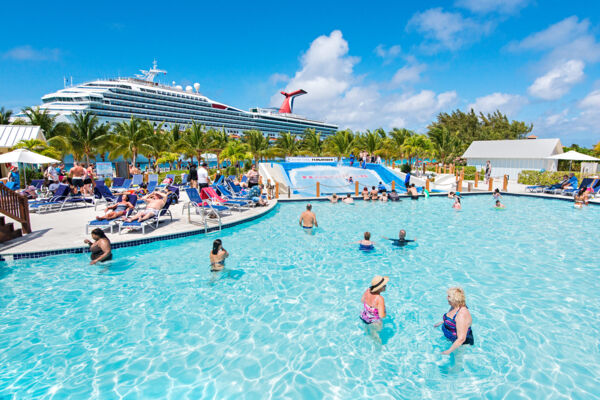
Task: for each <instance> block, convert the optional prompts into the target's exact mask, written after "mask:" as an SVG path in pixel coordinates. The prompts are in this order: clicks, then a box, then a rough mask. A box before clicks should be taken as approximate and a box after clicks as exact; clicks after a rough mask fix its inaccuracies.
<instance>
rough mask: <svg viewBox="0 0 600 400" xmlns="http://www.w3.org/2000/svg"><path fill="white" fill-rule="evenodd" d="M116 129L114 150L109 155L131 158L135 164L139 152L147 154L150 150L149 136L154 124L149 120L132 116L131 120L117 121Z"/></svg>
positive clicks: (113, 139) (113, 140) (113, 138)
mask: <svg viewBox="0 0 600 400" xmlns="http://www.w3.org/2000/svg"><path fill="white" fill-rule="evenodd" d="M114 130H115V133H114V135H113V137H112V142H113V150H112V151H111V154H110V155H109V156H110V157H111V158H116V157H118V156H123V158H125V159H127V158H130V159H131V162H132V164H134V165H135V163H136V160H137V156H138V155H139V154H147V153H148V152H149V151H150V146H149V145H148V137H149V136H150V135H151V134H152V126H151V125H149V124H148V123H147V122H145V121H142V120H140V119H139V118H135V117H131V119H130V120H129V122H126V121H121V122H119V123H117V124H116V125H115V129H114Z"/></svg>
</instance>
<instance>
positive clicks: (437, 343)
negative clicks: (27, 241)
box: [0, 196, 600, 399]
mask: <svg viewBox="0 0 600 400" xmlns="http://www.w3.org/2000/svg"><path fill="white" fill-rule="evenodd" d="M451 203H452V201H451V200H449V199H447V198H430V199H428V200H425V199H421V200H419V201H411V200H404V201H402V202H401V203H397V204H391V203H388V204H371V203H364V202H362V201H361V202H357V203H356V204H355V205H353V206H348V205H343V204H337V205H332V204H327V203H315V204H314V209H315V211H316V213H317V216H318V219H319V223H320V225H321V227H320V228H319V229H318V231H317V233H316V235H314V236H309V235H306V234H304V233H303V232H301V231H300V228H299V227H298V222H297V218H298V215H299V213H300V211H301V210H302V209H303V208H304V204H303V203H293V204H283V205H281V206H279V208H278V209H277V211H276V212H273V213H271V214H270V215H269V216H266V217H264V218H263V219H260V220H257V221H254V222H250V223H247V224H244V225H240V226H238V227H235V228H232V229H230V230H227V231H223V232H222V233H220V234H218V235H217V234H212V235H209V236H208V237H203V236H197V237H191V238H187V239H182V240H176V241H166V242H162V243H156V244H151V245H146V246H141V247H133V248H127V249H119V250H116V251H115V256H116V257H115V258H116V260H115V261H114V262H113V263H112V264H108V265H105V266H90V265H88V258H87V256H86V255H64V256H57V257H51V258H44V259H39V260H35V261H31V260H29V261H18V262H14V263H11V264H0V398H13V396H14V398H16V399H29V398H54V399H65V398H73V399H88V398H99V399H118V398H125V399H136V398H171V399H186V398H189V399H199V398H207V399H213V398H214V399H226V398H231V399H239V398H244V399H265V398H272V399H280V398H294V399H296V398H305V399H320V398H339V399H358V398H365V397H374V398H377V399H386V398H389V399H392V398H407V399H415V398H431V399H440V398H494V399H496V398H507V399H513V398H544V399H546V398H565V399H567V398H586V399H589V398H598V393H599V389H600V378H599V375H598V365H600V328H599V325H598V324H599V306H600V294H599V291H598V276H599V265H600V255H599V252H598V250H597V249H598V246H597V244H598V239H597V237H598V236H597V234H598V231H597V222H598V221H600V207H588V208H586V209H584V210H576V209H573V206H572V203H567V202H561V201H549V200H540V199H533V198H517V197H507V198H505V203H506V205H507V207H508V209H507V210H506V211H494V210H493V209H492V200H491V198H490V197H488V196H477V197H467V198H465V199H464V201H463V206H464V210H463V211H461V212H456V211H454V210H452V209H451V208H450V207H451ZM401 228H404V229H406V230H407V231H408V237H409V238H414V237H416V238H417V243H418V244H417V245H415V246H409V247H405V248H402V249H399V248H395V247H392V246H391V245H390V244H389V243H388V242H386V240H385V239H383V238H382V236H390V237H395V236H396V235H397V233H398V230H399V229H401ZM365 230H369V231H370V232H371V233H372V235H373V240H374V241H375V242H376V243H377V245H376V250H375V251H374V252H371V253H363V252H360V251H358V250H357V245H356V244H351V243H350V242H353V241H357V240H359V239H360V238H361V236H362V232H363V231H365ZM217 237H220V238H222V239H223V242H224V246H225V248H226V249H228V250H229V251H230V252H231V257H230V258H229V259H228V260H227V268H228V269H229V271H228V272H225V273H220V274H213V273H211V272H209V271H208V265H207V259H208V252H209V250H210V247H211V242H212V240H214V239H215V238H217ZM376 274H385V275H389V276H390V283H389V285H388V289H387V291H386V292H385V294H384V296H385V299H386V304H387V310H388V315H389V316H388V318H387V319H386V320H385V324H384V329H383V331H382V332H381V343H380V342H379V341H377V340H374V339H373V338H372V337H370V336H369V335H368V334H367V333H366V332H365V331H364V327H363V325H362V323H361V322H360V321H359V319H358V313H359V309H360V297H361V295H362V293H363V291H364V290H365V288H366V287H367V286H368V284H369V282H370V280H371V278H372V277H373V276H374V275H376ZM452 285H460V286H462V287H464V288H465V290H466V293H467V304H468V306H469V308H470V310H471V312H472V314H473V318H474V322H473V330H474V334H475V346H464V347H463V348H461V349H460V350H459V351H457V352H456V353H455V354H453V355H451V356H443V355H441V354H440V352H441V351H443V350H445V349H447V348H448V347H449V343H448V342H447V341H446V340H445V339H444V337H443V335H442V333H441V331H440V330H438V329H434V328H433V327H432V325H433V324H434V323H435V322H437V321H438V320H440V318H441V315H442V313H444V312H445V311H447V303H446V295H445V291H446V289H447V288H448V287H449V286H452ZM594 371H596V372H594Z"/></svg>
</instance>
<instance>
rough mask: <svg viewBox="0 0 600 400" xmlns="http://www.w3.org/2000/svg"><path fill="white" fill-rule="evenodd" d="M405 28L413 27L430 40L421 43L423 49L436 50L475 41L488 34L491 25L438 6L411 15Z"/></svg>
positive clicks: (457, 47) (453, 47)
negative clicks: (429, 41)
mask: <svg viewBox="0 0 600 400" xmlns="http://www.w3.org/2000/svg"><path fill="white" fill-rule="evenodd" d="M407 28H409V29H411V28H414V29H416V30H417V31H419V32H421V33H422V34H423V35H424V36H425V37H426V38H427V39H429V40H431V43H424V44H423V47H424V49H426V50H429V51H436V50H439V49H442V48H445V49H448V50H457V49H459V48H460V47H462V46H464V45H466V44H467V43H470V42H474V41H477V40H478V39H479V37H480V36H482V35H486V34H488V33H489V32H490V31H491V30H492V28H493V25H492V23H491V22H486V23H479V22H477V21H475V20H473V19H471V18H465V17H463V16H462V15H461V14H460V13H453V12H445V11H444V10H442V8H441V7H438V8H430V9H429V10H426V11H423V12H422V13H416V14H415V15H413V16H412V18H411V19H410V20H409V21H408V25H407Z"/></svg>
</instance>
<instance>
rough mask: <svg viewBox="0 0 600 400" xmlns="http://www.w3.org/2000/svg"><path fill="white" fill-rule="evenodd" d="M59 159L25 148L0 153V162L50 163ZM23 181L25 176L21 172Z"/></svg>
mask: <svg viewBox="0 0 600 400" xmlns="http://www.w3.org/2000/svg"><path fill="white" fill-rule="evenodd" d="M58 162H60V161H58V160H55V159H54V158H50V157H46V156H43V155H41V154H38V153H34V152H33V151H29V150H27V149H17V150H13V151H11V152H10V153H6V154H2V155H0V163H22V164H50V163H58ZM23 176H24V178H25V182H27V176H26V175H25V173H24V174H23Z"/></svg>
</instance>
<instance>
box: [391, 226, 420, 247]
mask: <svg viewBox="0 0 600 400" xmlns="http://www.w3.org/2000/svg"><path fill="white" fill-rule="evenodd" d="M384 239H387V240H391V241H392V244H393V245H394V246H398V247H404V246H406V245H407V244H409V243H412V242H416V241H417V239H407V238H406V231H405V230H404V229H400V233H398V239H389V238H384Z"/></svg>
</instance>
